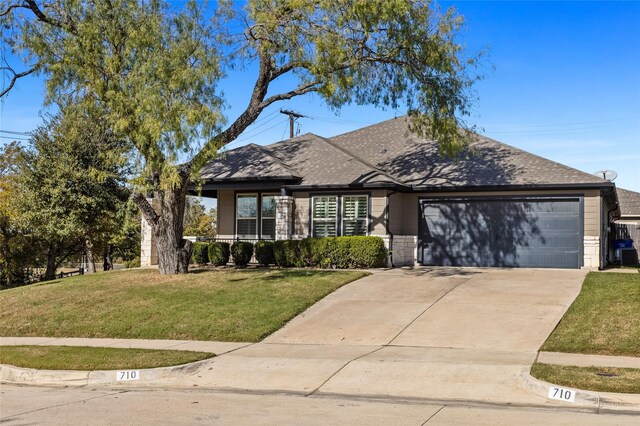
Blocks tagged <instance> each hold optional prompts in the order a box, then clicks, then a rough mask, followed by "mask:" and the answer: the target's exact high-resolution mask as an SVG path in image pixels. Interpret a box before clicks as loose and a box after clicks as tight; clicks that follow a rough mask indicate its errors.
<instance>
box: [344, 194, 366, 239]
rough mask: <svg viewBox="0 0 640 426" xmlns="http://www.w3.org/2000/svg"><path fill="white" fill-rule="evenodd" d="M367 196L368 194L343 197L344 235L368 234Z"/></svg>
mask: <svg viewBox="0 0 640 426" xmlns="http://www.w3.org/2000/svg"><path fill="white" fill-rule="evenodd" d="M367 198H368V197H367V196H366V195H357V196H344V197H342V235H367V222H368V218H369V208H368V207H369V200H368V199H367Z"/></svg>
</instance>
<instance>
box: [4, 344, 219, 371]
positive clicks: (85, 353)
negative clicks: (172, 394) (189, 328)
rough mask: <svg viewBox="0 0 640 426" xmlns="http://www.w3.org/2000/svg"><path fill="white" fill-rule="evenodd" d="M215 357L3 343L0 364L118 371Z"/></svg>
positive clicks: (140, 350) (166, 365)
mask: <svg viewBox="0 0 640 426" xmlns="http://www.w3.org/2000/svg"><path fill="white" fill-rule="evenodd" d="M213 356H215V355H214V354H212V353H208V352H193V351H167V350H155V349H122V348H92V347H86V346H3V347H2V348H1V349H0V364H9V365H14V366H16V367H22V368H36V369H39V370H81V371H93V370H119V369H137V368H156V367H168V366H171V365H181V364H187V363H190V362H196V361H201V360H203V359H207V358H211V357H213Z"/></svg>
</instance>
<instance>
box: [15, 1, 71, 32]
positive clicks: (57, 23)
mask: <svg viewBox="0 0 640 426" xmlns="http://www.w3.org/2000/svg"><path fill="white" fill-rule="evenodd" d="M25 1H26V2H27V3H26V4H27V8H28V9H29V10H31V11H32V12H33V13H34V15H36V17H37V18H38V20H39V21H41V22H44V23H46V24H49V25H52V26H54V27H57V28H64V29H66V30H67V31H69V32H70V33H72V34H76V35H77V33H78V32H77V28H76V25H75V23H74V22H73V21H72V20H71V19H70V18H69V16H68V15H66V14H65V13H64V11H63V10H62V8H61V7H55V6H54V5H53V4H44V5H43V6H44V7H52V8H54V9H56V10H57V11H58V12H59V13H60V14H61V15H63V16H64V18H65V19H64V21H61V20H59V19H55V18H52V17H51V16H49V15H47V14H46V13H44V12H43V10H42V9H41V8H40V6H38V4H37V3H36V2H35V0H25Z"/></svg>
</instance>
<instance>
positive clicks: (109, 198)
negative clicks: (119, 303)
mask: <svg viewBox="0 0 640 426" xmlns="http://www.w3.org/2000/svg"><path fill="white" fill-rule="evenodd" d="M124 144H125V142H123V141H121V140H120V139H117V138H115V137H114V135H113V133H112V132H111V131H110V130H109V129H108V128H106V127H105V126H104V124H103V123H99V122H97V121H96V120H95V118H94V117H92V116H87V115H85V112H84V111H77V110H75V109H73V108H69V109H67V110H65V111H64V112H63V113H60V114H58V115H57V116H55V117H54V118H52V119H51V120H48V121H47V122H46V123H45V124H44V125H42V126H40V127H39V128H38V129H37V130H36V131H35V132H34V134H33V136H32V137H31V139H30V141H29V145H28V146H27V147H26V148H25V149H23V150H22V152H21V154H20V156H19V158H18V161H17V165H18V171H17V177H16V180H17V182H18V185H17V188H16V194H15V195H16V201H15V204H16V207H17V209H18V211H19V215H20V221H21V222H22V223H23V224H24V227H25V228H28V229H29V231H30V232H31V233H32V234H33V235H35V236H36V237H37V238H39V239H41V240H42V241H44V242H45V243H46V246H47V269H46V272H45V277H44V278H45V279H52V278H53V277H54V275H55V272H56V269H57V268H58V266H59V265H60V264H61V262H63V261H64V260H65V259H67V258H68V257H69V256H71V255H74V254H77V253H78V252H82V251H84V252H85V253H86V255H87V261H88V262H87V263H88V272H95V257H96V256H95V255H96V253H98V252H100V251H102V247H103V246H104V244H105V243H106V242H108V241H109V239H110V238H111V235H112V234H113V233H115V231H116V229H115V228H116V225H117V220H116V219H117V213H118V211H120V210H122V208H123V205H124V204H125V203H126V200H127V198H128V196H129V191H128V189H127V188H126V187H125V182H124V180H125V176H126V174H127V171H128V170H127V164H128V163H127V161H126V158H124V157H123V155H122V153H123V152H124V151H125V150H124V147H123V145H124Z"/></svg>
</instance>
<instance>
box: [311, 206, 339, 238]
mask: <svg viewBox="0 0 640 426" xmlns="http://www.w3.org/2000/svg"><path fill="white" fill-rule="evenodd" d="M337 218H338V197H336V196H326V197H313V218H312V228H313V229H312V234H313V236H314V237H335V236H336V235H337V226H336V220H337Z"/></svg>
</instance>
